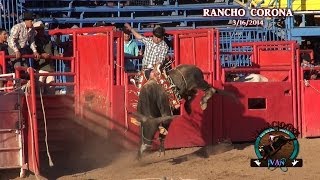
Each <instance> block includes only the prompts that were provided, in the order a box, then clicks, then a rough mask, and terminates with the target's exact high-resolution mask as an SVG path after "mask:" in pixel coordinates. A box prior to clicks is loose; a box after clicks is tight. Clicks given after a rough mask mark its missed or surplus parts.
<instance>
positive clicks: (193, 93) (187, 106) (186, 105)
mask: <svg viewBox="0 0 320 180" xmlns="http://www.w3.org/2000/svg"><path fill="white" fill-rule="evenodd" d="M196 93H197V90H195V89H194V90H191V92H190V94H189V95H188V96H187V98H186V102H185V103H184V109H185V110H186V112H187V113H188V114H189V115H190V114H191V107H190V105H191V103H192V101H193V100H194V98H195V97H196Z"/></svg>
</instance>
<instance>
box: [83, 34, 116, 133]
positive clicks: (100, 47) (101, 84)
mask: <svg viewBox="0 0 320 180" xmlns="http://www.w3.org/2000/svg"><path fill="white" fill-rule="evenodd" d="M77 43H78V49H77V51H78V64H79V80H80V81H79V87H80V88H79V90H80V92H79V93H80V99H79V101H80V109H81V114H82V115H83V117H86V118H88V119H95V118H90V117H88V116H92V113H93V114H97V115H100V116H104V117H110V112H111V111H110V103H111V95H110V92H111V87H110V84H111V83H112V82H113V77H111V76H110V69H111V68H110V67H111V66H110V64H111V63H110V59H109V52H110V51H109V48H108V47H109V46H108V44H110V41H109V38H108V36H103V35H96V36H82V35H78V36H77ZM110 82H111V83H110ZM107 124H108V122H100V125H101V126H104V127H107ZM109 125H111V124H109Z"/></svg>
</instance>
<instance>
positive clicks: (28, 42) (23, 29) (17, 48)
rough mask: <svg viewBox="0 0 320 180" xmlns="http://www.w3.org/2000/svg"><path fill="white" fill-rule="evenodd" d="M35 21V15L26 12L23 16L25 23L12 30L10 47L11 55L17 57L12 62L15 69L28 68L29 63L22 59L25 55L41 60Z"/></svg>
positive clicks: (9, 40)
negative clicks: (34, 25) (35, 38)
mask: <svg viewBox="0 0 320 180" xmlns="http://www.w3.org/2000/svg"><path fill="white" fill-rule="evenodd" d="M33 20H34V17H33V14H31V13H28V12H26V13H25V14H24V15H23V22H21V23H19V24H16V25H14V26H13V27H12V28H11V32H10V36H9V39H8V45H9V54H11V55H15V56H16V59H15V60H13V62H12V64H13V66H14V67H16V66H27V63H26V62H25V61H22V59H21V55H23V54H33V55H34V56H35V58H36V59H39V58H40V54H39V53H38V51H37V47H36V44H35V41H34V37H35V34H36V32H35V29H34V28H33Z"/></svg>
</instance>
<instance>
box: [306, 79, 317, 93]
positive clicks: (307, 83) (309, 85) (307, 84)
mask: <svg viewBox="0 0 320 180" xmlns="http://www.w3.org/2000/svg"><path fill="white" fill-rule="evenodd" d="M304 85H305V86H307V87H311V88H312V89H314V90H315V91H317V92H318V93H319V94H320V91H319V90H318V89H317V88H315V87H313V86H312V85H311V84H310V83H309V81H308V80H306V79H304Z"/></svg>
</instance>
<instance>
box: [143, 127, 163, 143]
mask: <svg viewBox="0 0 320 180" xmlns="http://www.w3.org/2000/svg"><path fill="white" fill-rule="evenodd" d="M141 136H142V138H143V139H144V140H146V141H149V142H156V141H157V140H160V139H159V138H157V139H151V140H150V139H147V138H146V137H144V135H143V126H142V125H141Z"/></svg>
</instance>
